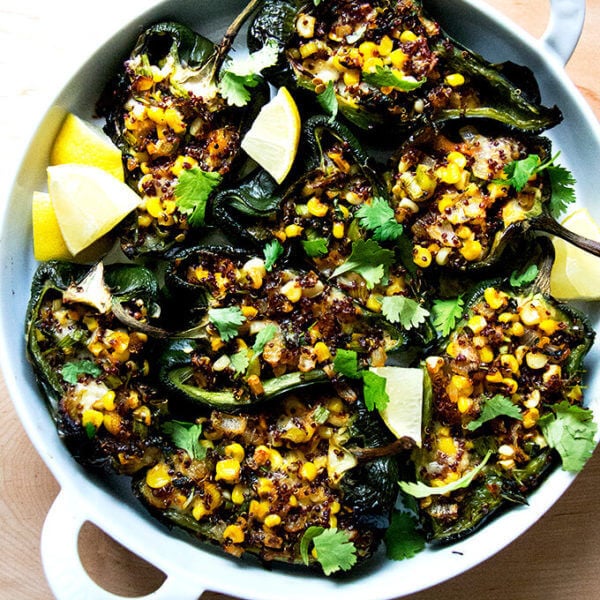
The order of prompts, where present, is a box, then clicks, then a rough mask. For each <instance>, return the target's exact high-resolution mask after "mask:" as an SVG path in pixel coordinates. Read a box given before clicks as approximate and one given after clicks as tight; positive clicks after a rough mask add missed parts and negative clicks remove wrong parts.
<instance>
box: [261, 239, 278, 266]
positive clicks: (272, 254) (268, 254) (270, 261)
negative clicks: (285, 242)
mask: <svg viewBox="0 0 600 600" xmlns="http://www.w3.org/2000/svg"><path fill="white" fill-rule="evenodd" d="M263 254H264V257H265V269H266V270H267V271H271V270H272V269H273V267H274V266H275V263H276V262H277V259H278V258H279V257H280V256H281V255H282V254H283V246H282V245H281V242H280V241H279V240H272V241H270V242H268V243H267V244H265V247H264V248H263Z"/></svg>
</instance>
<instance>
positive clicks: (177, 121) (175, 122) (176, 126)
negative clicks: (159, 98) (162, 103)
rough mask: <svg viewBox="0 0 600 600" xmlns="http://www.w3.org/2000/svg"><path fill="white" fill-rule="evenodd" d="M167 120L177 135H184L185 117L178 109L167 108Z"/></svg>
mask: <svg viewBox="0 0 600 600" xmlns="http://www.w3.org/2000/svg"><path fill="white" fill-rule="evenodd" d="M165 120H166V122H167V125H168V126H169V127H170V128H171V129H172V130H173V131H174V132H175V133H183V132H184V131H185V129H186V127H185V122H184V120H183V117H182V116H181V113H180V112H179V111H178V110H177V109H176V108H173V107H170V108H167V110H165Z"/></svg>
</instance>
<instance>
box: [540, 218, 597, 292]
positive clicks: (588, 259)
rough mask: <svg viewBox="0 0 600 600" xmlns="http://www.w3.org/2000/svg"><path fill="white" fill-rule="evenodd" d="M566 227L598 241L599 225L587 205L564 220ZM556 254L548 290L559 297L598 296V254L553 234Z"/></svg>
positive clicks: (563, 223)
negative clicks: (595, 254) (593, 253)
mask: <svg viewBox="0 0 600 600" xmlns="http://www.w3.org/2000/svg"><path fill="white" fill-rule="evenodd" d="M562 225H564V226H565V227H566V228H567V229H570V230H571V231H574V232H575V233H578V234H580V235H582V236H584V237H586V238H589V239H591V240H595V241H598V242H600V227H598V224H597V223H596V222H595V221H594V219H593V217H592V215H591V214H590V212H589V211H588V209H587V208H585V207H583V208H578V209H577V210H575V211H573V212H572V213H571V214H570V215H568V216H567V217H566V218H565V219H564V220H563V221H562ZM552 241H553V243H554V250H555V254H556V258H555V261H554V265H553V266H552V273H551V275H550V293H551V294H552V295H553V296H554V297H555V298H557V299H559V300H598V299H600V258H598V257H597V256H594V255H592V254H590V253H589V252H586V251H585V250H581V249H580V248H577V247H576V246H574V245H573V244H570V243H569V242H566V241H564V240H562V239H560V238H554V239H553V240H552Z"/></svg>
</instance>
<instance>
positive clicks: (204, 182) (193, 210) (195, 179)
mask: <svg viewBox="0 0 600 600" xmlns="http://www.w3.org/2000/svg"><path fill="white" fill-rule="evenodd" d="M221 179H222V177H221V175H220V174H219V173H217V172H210V171H203V170H202V169H200V168H198V167H193V168H191V169H184V170H183V171H182V172H181V174H180V175H179V180H178V181H177V184H176V186H175V204H176V205H177V208H179V210H180V211H181V213H182V214H184V215H187V217H188V222H189V224H190V225H192V226H193V227H201V226H202V225H204V218H205V216H206V204H207V202H208V198H209V197H210V195H211V193H212V191H213V190H214V189H215V188H216V187H217V186H218V185H219V184H220V183H221Z"/></svg>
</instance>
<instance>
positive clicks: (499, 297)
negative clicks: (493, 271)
mask: <svg viewBox="0 0 600 600" xmlns="http://www.w3.org/2000/svg"><path fill="white" fill-rule="evenodd" d="M483 297H484V298H485V301H486V302H487V303H488V305H489V307H490V308H492V309H493V310H498V309H499V308H501V307H502V306H504V305H505V304H506V302H507V300H508V296H507V295H506V294H505V293H504V292H501V291H499V290H497V289H496V288H493V287H489V288H486V289H485V291H484V292H483Z"/></svg>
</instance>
